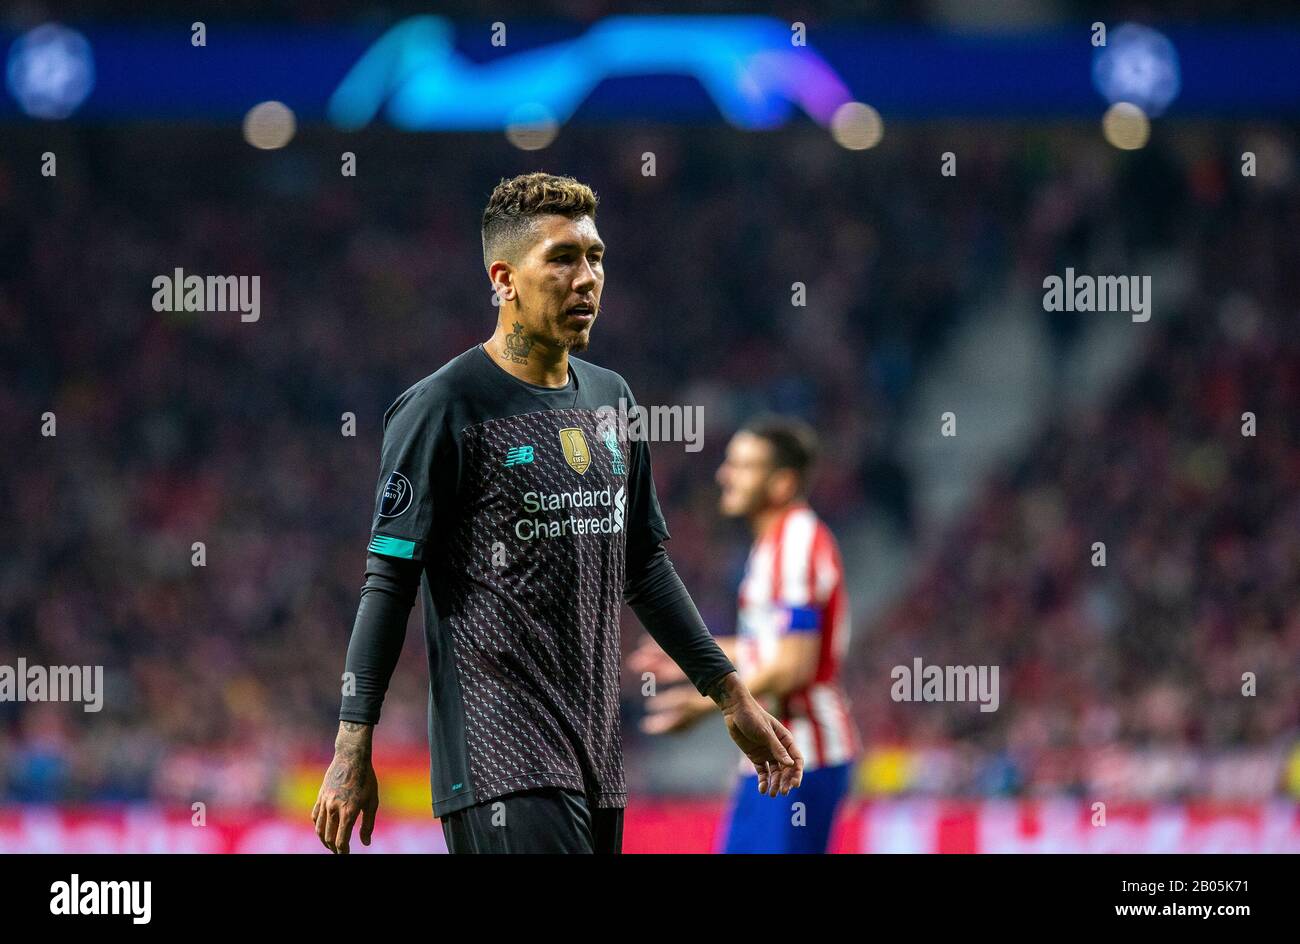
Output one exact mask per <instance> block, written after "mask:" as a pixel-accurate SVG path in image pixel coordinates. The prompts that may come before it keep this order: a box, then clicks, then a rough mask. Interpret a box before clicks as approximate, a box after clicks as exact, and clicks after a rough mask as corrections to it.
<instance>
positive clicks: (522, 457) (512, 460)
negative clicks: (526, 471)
mask: <svg viewBox="0 0 1300 944" xmlns="http://www.w3.org/2000/svg"><path fill="white" fill-rule="evenodd" d="M532 461H533V447H532V446H515V447H513V448H512V449H509V450H507V451H506V468H507V469H508V468H510V467H511V466H512V465H527V464H528V463H530V462H532Z"/></svg>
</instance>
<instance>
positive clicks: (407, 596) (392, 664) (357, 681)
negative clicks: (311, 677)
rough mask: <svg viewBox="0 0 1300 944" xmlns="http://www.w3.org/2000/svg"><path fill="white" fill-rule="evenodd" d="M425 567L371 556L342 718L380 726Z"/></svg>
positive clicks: (351, 649)
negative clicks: (385, 696)
mask: <svg viewBox="0 0 1300 944" xmlns="http://www.w3.org/2000/svg"><path fill="white" fill-rule="evenodd" d="M420 569H421V567H420V564H419V563H418V562H415V561H404V560H396V559H394V558H390V557H385V556H381V555H378V554H371V555H369V557H368V558H367V559H366V582H365V585H364V586H363V587H362V588H361V602H360V604H359V605H358V606H357V618H356V621H355V622H354V623H353V626H352V638H351V640H350V641H349V642H348V654H347V661H346V663H345V665H344V676H343V697H342V705H341V707H340V709H339V719H340V721H344V722H355V723H361V724H363V725H372V724H376V723H377V722H378V721H379V713H380V709H381V707H382V706H383V702H384V694H385V693H386V692H387V691H388V683H389V680H390V679H392V677H393V670H394V669H395V668H396V667H397V660H398V657H399V656H401V654H402V644H403V642H404V641H405V639H406V622H407V620H408V618H409V617H410V615H411V606H412V605H413V604H414V603H415V597H416V594H417V593H418V592H419V586H420Z"/></svg>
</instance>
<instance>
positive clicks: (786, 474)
mask: <svg viewBox="0 0 1300 944" xmlns="http://www.w3.org/2000/svg"><path fill="white" fill-rule="evenodd" d="M771 489H772V491H773V493H774V494H773V496H772V497H773V498H774V499H775V501H776V504H778V505H785V504H788V503H789V502H792V501H794V500H795V498H797V497H798V495H799V476H798V475H796V474H795V471H794V469H777V470H776V471H775V472H773V473H772V484H771Z"/></svg>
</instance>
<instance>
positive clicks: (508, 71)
mask: <svg viewBox="0 0 1300 944" xmlns="http://www.w3.org/2000/svg"><path fill="white" fill-rule="evenodd" d="M663 74H674V75H687V76H693V77H695V78H696V79H698V80H699V82H700V84H701V85H702V86H703V88H704V89H705V91H706V92H708V94H709V95H710V96H711V98H712V99H713V101H714V103H715V104H716V105H717V107H718V110H719V111H720V112H721V113H722V115H723V117H724V118H726V120H727V121H729V122H731V123H732V124H734V125H737V126H738V127H742V128H772V127H776V126H778V125H780V124H782V123H784V122H785V121H786V120H787V119H788V118H789V117H790V115H791V113H792V112H793V111H794V108H795V106H798V107H799V108H801V109H802V110H803V111H804V112H805V113H806V114H808V115H809V117H811V118H812V119H813V120H815V121H816V122H817V123H818V124H821V125H823V126H826V125H828V124H829V123H830V120H831V117H832V115H833V114H834V112H835V109H836V108H837V107H838V106H840V105H842V104H843V103H844V102H846V101H849V100H850V99H851V98H852V96H851V95H850V93H849V90H848V88H847V86H846V85H845V84H844V82H843V81H842V80H841V79H840V77H839V76H838V75H837V74H836V72H835V70H834V69H833V68H832V67H831V66H830V65H829V64H828V63H827V62H826V60H825V59H823V58H822V57H821V56H820V55H818V54H817V53H816V52H814V51H813V50H811V49H809V48H807V47H795V46H793V45H792V44H791V42H790V28H789V25H788V24H786V23H782V22H780V21H778V20H774V19H770V18H768V17H749V16H735V17H732V16H662V17H658V16H618V17H610V18H608V19H605V20H602V21H601V22H599V23H597V24H596V25H595V26H593V27H592V28H591V29H590V30H588V31H587V32H586V33H584V34H583V35H582V36H579V37H577V38H576V39H572V40H566V41H563V42H556V43H551V44H550V45H548V46H543V47H541V48H534V49H530V50H528V51H526V52H520V53H516V54H511V55H507V56H504V57H503V58H502V59H500V60H498V61H496V62H490V63H475V62H472V61H470V60H469V59H467V58H465V57H464V56H461V55H460V54H458V53H457V52H456V50H455V47H454V43H453V28H452V25H451V23H450V22H449V21H447V20H445V19H443V18H441V17H435V16H419V17H413V18H411V19H408V20H405V21H403V22H401V23H399V24H398V25H397V26H395V27H393V28H392V29H391V30H389V31H388V32H387V33H385V34H384V35H383V36H382V37H381V38H380V39H379V40H378V42H376V43H375V44H374V45H373V46H372V47H371V48H370V49H368V50H367V51H366V52H365V54H364V55H363V56H362V57H361V60H360V61H359V62H358V63H357V64H356V65H355V66H354V67H353V68H352V69H351V70H350V71H349V72H348V74H347V75H346V76H345V77H344V79H343V81H342V82H341V83H340V84H339V86H338V88H337V89H336V90H335V92H334V94H333V96H332V97H331V98H330V102H329V107H328V114H329V117H330V119H331V120H332V121H334V122H335V123H336V124H338V125H340V126H342V127H345V128H360V127H362V126H364V125H366V124H368V123H369V122H370V121H372V120H373V119H374V118H375V116H376V115H377V114H378V113H379V111H380V109H381V108H385V106H386V114H387V117H388V119H389V120H390V121H392V123H393V124H395V125H397V126H398V127H401V128H407V129H442V128H459V129H479V130H487V129H498V128H503V127H505V126H506V125H507V124H508V123H509V122H510V120H511V116H512V114H514V113H515V111H516V109H517V108H518V107H519V106H520V105H521V104H523V103H527V104H529V105H530V106H533V107H537V108H539V109H542V110H544V111H545V112H546V113H548V114H550V115H552V116H554V117H555V119H556V120H558V121H560V122H564V121H566V120H568V118H569V117H571V116H572V115H573V113H574V111H575V110H576V109H577V108H578V106H579V105H580V104H581V103H582V101H583V100H584V99H585V98H586V97H587V96H588V95H589V94H590V93H591V91H592V90H593V89H594V88H595V87H596V86H597V85H598V84H599V83H600V82H601V81H603V80H604V79H607V78H613V77H618V76H632V75H663Z"/></svg>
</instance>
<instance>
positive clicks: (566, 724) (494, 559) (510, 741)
mask: <svg viewBox="0 0 1300 944" xmlns="http://www.w3.org/2000/svg"><path fill="white" fill-rule="evenodd" d="M482 239H483V264H484V266H485V267H486V268H487V272H488V277H489V278H490V279H491V281H492V285H493V287H494V291H495V292H496V294H497V297H498V299H499V300H500V309H499V313H498V316H497V324H496V331H495V332H494V333H493V334H492V336H491V337H490V338H489V339H488V340H487V341H486V342H484V343H482V344H478V345H475V346H474V347H472V348H470V349H469V350H467V351H465V352H464V353H463V354H460V355H459V356H457V357H455V358H453V359H452V360H451V361H449V362H448V363H447V364H445V365H444V366H443V367H442V368H441V369H439V370H438V371H436V372H435V373H433V374H432V375H430V376H428V377H426V378H425V379H423V380H421V381H420V382H419V383H417V384H415V386H413V387H411V388H410V389H409V390H407V391H406V392H405V393H403V394H402V395H401V396H400V397H398V399H397V401H396V402H395V403H394V404H393V405H392V406H391V407H390V408H389V409H388V411H387V413H386V414H385V415H384V437H383V449H382V456H381V463H380V476H379V482H378V485H377V487H376V495H375V511H374V517H373V521H372V529H371V540H370V547H369V555H368V556H367V559H366V579H365V585H364V586H363V587H362V590H361V602H360V605H359V607H358V609H357V616H356V622H355V624H354V625H353V628H352V638H351V641H350V643H349V645H348V652H347V660H346V666H345V669H346V670H345V673H344V676H343V679H344V685H343V698H342V707H341V710H340V711H339V730H338V736H337V738H336V740H335V745H334V759H333V762H332V763H331V764H330V766H329V769H328V770H327V771H326V774H325V779H324V782H323V783H322V785H321V788H320V793H319V795H318V797H317V799H316V803H315V805H314V806H313V808H312V820H313V821H314V823H315V825H316V832H317V835H318V836H319V837H320V839H321V841H322V842H323V843H324V844H325V845H326V847H328V848H329V849H330V850H331V851H333V852H337V853H346V852H347V851H348V845H349V841H350V839H351V834H352V827H353V825H354V823H355V822H356V820H357V818H358V817H360V818H361V841H362V843H364V844H366V845H369V843H370V837H371V833H372V831H373V829H374V823H375V813H376V809H377V808H378V805H379V793H378V784H377V781H376V778H375V772H374V768H373V767H372V765H371V733H372V731H373V728H374V725H375V724H376V723H377V722H378V721H379V713H380V707H381V704H382V702H383V698H384V693H385V692H386V690H387V688H388V683H389V680H390V678H391V676H392V672H393V668H394V667H395V665H396V663H397V658H398V654H399V653H400V651H401V648H402V643H403V640H404V637H405V633H406V621H407V618H408V616H409V614H410V610H411V607H412V605H413V603H414V599H415V596H416V593H417V588H420V587H422V588H423V590H424V593H423V597H424V630H425V641H426V651H427V655H428V664H429V677H430V685H429V747H430V754H431V765H430V775H431V778H430V779H431V783H432V788H433V810H434V814H435V815H436V816H438V818H439V819H440V820H441V821H442V829H443V834H444V836H445V837H446V840H447V848H448V850H449V851H451V852H453V853H460V852H618V851H621V848H622V832H623V807H624V805H625V803H626V798H627V794H626V786H625V781H624V776H623V753H622V744H621V738H620V731H619V652H620V650H619V615H620V610H621V606H622V603H623V602H624V601H625V600H626V601H627V602H628V604H630V605H631V607H632V609H633V611H634V612H635V613H636V614H637V617H638V618H639V619H640V620H641V622H642V623H643V624H644V626H645V627H646V629H648V630H649V632H650V634H651V635H652V636H653V637H654V638H655V639H656V640H658V642H659V644H660V645H661V646H662V647H663V649H664V650H665V651H666V652H667V653H668V655H669V656H670V657H671V658H672V659H673V660H674V662H675V663H676V665H677V666H679V667H680V669H681V671H682V672H683V674H684V675H685V676H686V677H687V678H689V679H690V681H691V682H692V683H693V684H694V687H695V689H696V690H697V691H698V692H700V693H701V694H702V696H704V695H707V696H708V698H709V699H710V700H711V701H710V703H711V704H715V705H716V706H717V707H718V708H719V709H720V710H721V711H722V712H723V715H724V716H725V717H726V721H727V728H728V730H729V731H730V733H731V736H732V738H733V739H734V740H735V741H736V743H737V744H738V745H739V746H740V747H741V749H742V750H743V751H744V753H745V755H746V756H747V757H748V758H749V759H750V761H751V762H752V763H753V765H754V768H755V771H756V775H757V777H758V786H759V787H760V788H761V789H763V790H764V791H765V792H766V793H767V794H768V795H769V796H772V797H775V796H776V795H777V794H778V793H781V794H785V793H788V792H789V791H790V790H791V789H793V788H795V787H797V786H798V785H799V782H800V779H801V776H802V771H803V759H802V756H801V755H800V754H799V751H798V750H797V749H796V748H795V746H794V741H793V739H792V737H791V734H790V732H789V731H788V730H786V729H785V728H784V727H782V726H781V724H780V722H778V721H777V720H776V719H775V718H773V717H772V716H771V715H770V714H768V712H767V711H765V710H764V709H763V708H762V707H761V706H760V705H759V704H758V703H757V702H756V701H755V699H754V698H753V697H752V696H751V695H750V693H749V691H748V690H747V689H746V688H745V686H744V685H743V684H742V683H741V682H740V678H739V676H738V675H737V673H736V671H735V668H734V667H733V666H732V664H731V662H730V661H729V660H728V659H727V657H726V656H725V655H724V654H723V652H722V651H721V649H720V648H719V647H718V646H717V644H716V643H715V642H714V641H713V637H712V636H711V634H710V633H709V631H708V629H707V628H706V627H705V625H704V623H703V621H702V620H701V619H700V615H699V612H698V611H697V610H696V608H695V604H694V603H693V602H692V601H691V598H690V595H689V594H688V593H687V592H686V589H685V587H683V586H682V582H681V579H680V578H679V577H678V576H677V573H676V571H675V570H674V568H673V566H672V563H671V561H670V560H669V559H668V555H667V553H666V552H665V551H664V547H663V542H664V541H665V540H666V539H667V538H668V536H669V535H668V529H667V527H666V526H665V524H664V519H663V517H662V515H661V514H660V510H659V502H658V499H657V497H656V496H655V489H654V482H653V480H652V477H651V471H650V453H649V450H648V448H647V446H646V444H645V442H644V441H636V442H632V441H629V439H628V435H627V434H628V430H627V428H626V426H623V427H622V428H620V426H619V424H617V423H612V422H609V421H608V420H609V415H610V414H608V413H604V412H603V411H602V412H599V413H598V410H599V408H600V407H602V406H609V405H612V404H614V403H617V402H618V399H619V397H624V398H626V400H627V402H628V403H633V402H634V401H633V399H632V394H631V391H630V390H629V389H628V386H627V383H626V382H625V381H624V380H623V378H622V377H620V376H619V375H618V374H616V373H614V372H613V371H610V370H605V369H603V368H601V367H597V366H596V365H594V364H590V363H588V362H586V361H583V360H580V359H578V358H577V357H574V356H572V355H573V354H574V353H576V352H580V351H583V350H585V349H586V347H587V344H588V339H589V337H590V335H591V328H592V325H593V324H594V323H595V321H596V318H597V315H598V313H599V310H600V297H601V291H602V289H603V288H604V282H605V274H604V254H605V246H604V244H603V243H602V242H601V240H600V236H599V234H598V233H597V230H596V195H595V194H594V193H593V192H592V191H591V189H590V188H589V187H587V186H586V185H584V184H582V183H579V182H578V181H576V180H574V179H572V178H570V177H557V176H554V175H551V174H543V173H535V174H527V175H522V176H519V177H515V178H513V179H511V180H503V181H501V183H500V184H498V185H497V187H496V189H495V190H493V192H492V195H491V198H490V199H489V200H488V205H487V209H486V210H485V211H484V214H483V227H482ZM755 792H757V790H756V791H755Z"/></svg>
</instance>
